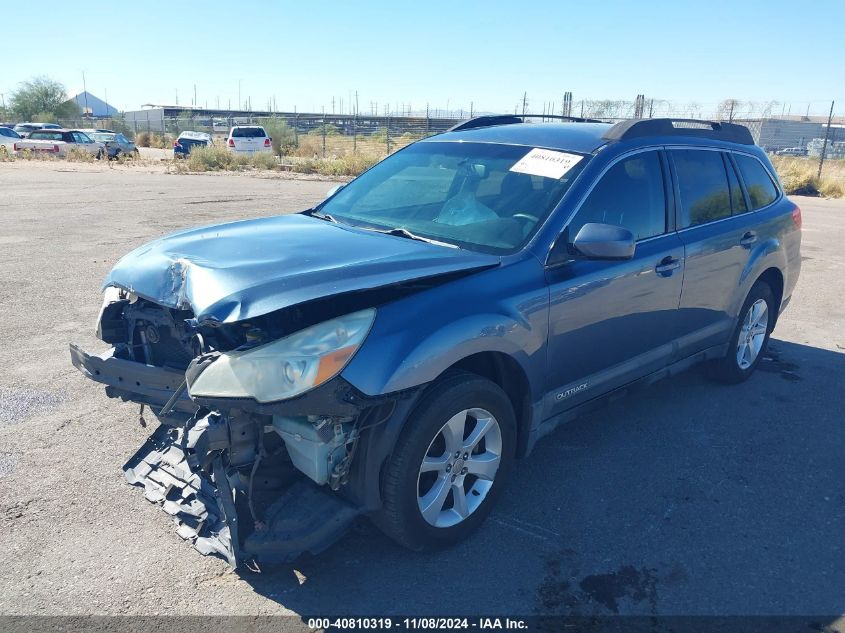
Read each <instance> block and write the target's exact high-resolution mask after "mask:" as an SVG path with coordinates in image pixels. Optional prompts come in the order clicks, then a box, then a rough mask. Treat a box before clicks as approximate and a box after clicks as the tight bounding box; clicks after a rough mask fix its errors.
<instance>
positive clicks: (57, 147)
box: [47, 145, 59, 154]
mask: <svg viewBox="0 0 845 633" xmlns="http://www.w3.org/2000/svg"><path fill="white" fill-rule="evenodd" d="M47 151H48V152H53V153H54V154H58V153H59V146H58V145H53V149H48V150H47Z"/></svg>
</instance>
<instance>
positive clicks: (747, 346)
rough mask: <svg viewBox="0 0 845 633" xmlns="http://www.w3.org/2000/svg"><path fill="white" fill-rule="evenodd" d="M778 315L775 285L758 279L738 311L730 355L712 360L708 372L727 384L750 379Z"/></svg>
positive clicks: (764, 349) (712, 376) (767, 342)
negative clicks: (773, 287)
mask: <svg viewBox="0 0 845 633" xmlns="http://www.w3.org/2000/svg"><path fill="white" fill-rule="evenodd" d="M776 316H777V306H775V296H774V293H773V292H772V289H771V288H770V287H769V285H768V284H767V283H766V282H764V281H758V282H756V283H755V284H754V285H753V286H752V287H751V290H750V291H749V293H748V296H747V297H746V299H745V303H743V304H742V309H741V310H740V311H739V318H738V319H737V323H736V327H735V328H734V333H733V335H732V336H731V341H730V345H729V346H728V353H727V355H725V356H724V357H723V358H720V359H718V360H715V361H712V362H711V363H710V364H709V366H708V368H707V369H708V375H709V376H710V377H711V378H713V379H714V380H716V381H718V382H722V383H727V384H738V383H741V382H744V381H745V380H748V378H749V377H750V376H751V374H753V373H754V370H755V369H757V365H759V364H760V360H761V359H762V358H763V356H764V355H765V353H766V347H767V346H768V344H769V336H770V335H771V333H772V329H773V328H774V326H775V318H776Z"/></svg>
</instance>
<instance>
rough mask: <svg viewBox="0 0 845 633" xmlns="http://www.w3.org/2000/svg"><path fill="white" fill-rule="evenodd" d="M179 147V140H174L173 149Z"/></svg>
mask: <svg viewBox="0 0 845 633" xmlns="http://www.w3.org/2000/svg"><path fill="white" fill-rule="evenodd" d="M177 147H179V141H173V149H176V148H177Z"/></svg>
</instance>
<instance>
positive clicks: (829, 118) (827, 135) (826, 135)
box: [818, 101, 836, 178]
mask: <svg viewBox="0 0 845 633" xmlns="http://www.w3.org/2000/svg"><path fill="white" fill-rule="evenodd" d="M834 103H836V102H835V101H831V102H830V114H828V115H827V129H826V130H825V132H824V145H822V155H821V157H820V158H819V174H818V177H819V178H821V177H822V165H824V156H825V154H827V139H829V138H830V122H831V121H832V120H833V104H834Z"/></svg>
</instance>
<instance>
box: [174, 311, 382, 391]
mask: <svg viewBox="0 0 845 633" xmlns="http://www.w3.org/2000/svg"><path fill="white" fill-rule="evenodd" d="M375 316H376V311H375V310H374V309H369V310H362V311H361V312H355V313H353V314H347V315H346V316H342V317H338V318H336V319H332V320H331V321H326V322H324V323H320V324H318V325H313V326H311V327H309V328H306V329H304V330H300V331H299V332H296V333H294V334H291V335H290V336H287V337H285V338H283V339H279V340H278V341H274V342H272V343H267V344H266V345H262V346H260V347H256V348H253V349H250V350H246V351H243V352H229V353H226V354H221V356H220V357H219V358H218V359H217V360H215V361H214V362H213V363H211V365H209V366H208V367H207V368H206V369H205V370H204V371H203V372H202V373H201V374H200V375H199V376H198V377H197V378H196V380H195V381H194V383H193V384H191V385H189V386H188V391H189V393H190V394H191V396H207V397H214V398H255V400H257V401H258V402H272V401H274V400H284V399H286V398H292V397H293V396H298V395H299V394H301V393H303V392H305V391H308V390H309V389H313V388H314V387H316V386H318V385H321V384H323V383H324V382H326V381H327V380H331V379H332V378H334V377H335V376H337V375H338V374H339V373H340V372H341V371H342V370H343V368H344V367H346V364H347V363H348V362H349V360H350V359H351V358H352V357H353V356H354V355H355V352H357V351H358V348H359V347H360V346H361V343H363V342H364V339H365V338H366V337H367V334H368V333H369V331H370V327H371V326H372V324H373V320H374V319H375Z"/></svg>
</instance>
